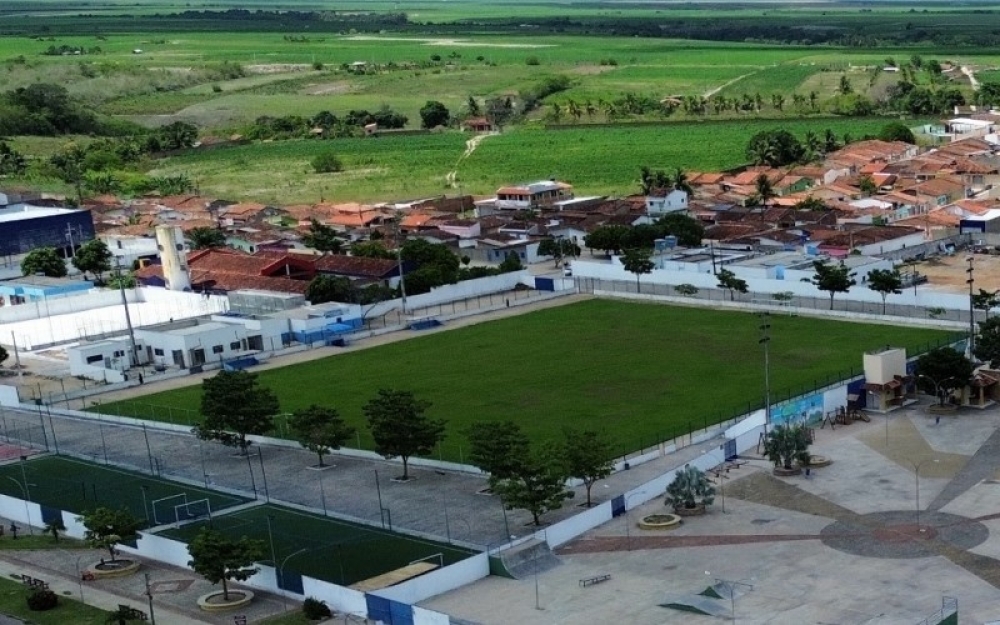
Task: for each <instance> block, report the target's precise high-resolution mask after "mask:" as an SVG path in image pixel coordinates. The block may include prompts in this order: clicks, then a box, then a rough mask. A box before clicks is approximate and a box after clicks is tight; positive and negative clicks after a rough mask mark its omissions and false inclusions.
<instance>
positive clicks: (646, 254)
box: [621, 248, 656, 292]
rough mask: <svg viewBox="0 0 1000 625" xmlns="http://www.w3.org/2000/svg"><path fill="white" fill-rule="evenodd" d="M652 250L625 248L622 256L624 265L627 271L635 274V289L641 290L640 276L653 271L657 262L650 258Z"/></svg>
mask: <svg viewBox="0 0 1000 625" xmlns="http://www.w3.org/2000/svg"><path fill="white" fill-rule="evenodd" d="M650 256H651V252H650V251H649V250H647V249H640V248H634V249H631V250H625V253H624V254H622V256H621V261H622V266H623V267H625V271H627V272H629V273H631V274H635V290H636V292H638V291H639V289H640V286H639V278H640V277H641V276H642V274H645V273H652V272H653V269H654V268H656V264H655V263H654V262H653V261H652V260H651V258H650Z"/></svg>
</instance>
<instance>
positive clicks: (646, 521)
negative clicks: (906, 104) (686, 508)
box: [639, 514, 683, 530]
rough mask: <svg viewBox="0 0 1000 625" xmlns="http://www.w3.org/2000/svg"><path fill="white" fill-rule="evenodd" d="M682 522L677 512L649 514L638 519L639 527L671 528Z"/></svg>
mask: <svg viewBox="0 0 1000 625" xmlns="http://www.w3.org/2000/svg"><path fill="white" fill-rule="evenodd" d="M681 523H683V521H682V519H681V517H680V515H679V514H650V515H648V516H644V517H642V518H641V519H639V529H643V530H672V529H677V528H678V527H680V526H681Z"/></svg>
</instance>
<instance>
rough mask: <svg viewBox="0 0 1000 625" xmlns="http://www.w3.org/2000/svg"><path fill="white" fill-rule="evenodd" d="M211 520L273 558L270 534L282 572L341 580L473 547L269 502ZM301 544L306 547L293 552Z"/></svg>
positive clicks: (464, 553) (175, 534)
mask: <svg viewBox="0 0 1000 625" xmlns="http://www.w3.org/2000/svg"><path fill="white" fill-rule="evenodd" d="M268 519H270V528H271V530H270V532H268ZM203 526H204V524H203V523H194V524H191V525H185V526H183V527H181V528H179V529H171V530H168V531H166V532H162V534H161V535H163V536H166V537H169V538H174V539H177V540H182V541H185V542H189V541H191V540H193V539H194V537H195V536H196V535H197V534H198V532H199V531H200V530H201V528H202V527H203ZM212 526H213V527H214V528H215V529H217V530H220V531H222V532H225V533H226V534H229V535H232V536H233V537H236V538H239V537H241V536H247V537H249V538H255V539H258V540H262V541H264V544H265V550H266V552H267V556H266V557H267V558H268V560H269V561H270V560H271V559H272V553H271V537H273V539H274V553H273V559H274V560H277V561H278V563H279V564H280V563H281V562H282V561H284V560H285V558H288V561H287V562H286V563H285V568H284V571H285V574H286V575H287V574H289V573H290V572H295V573H299V574H301V575H306V576H309V577H313V578H315V579H321V580H325V581H328V582H333V583H336V584H340V585H342V586H347V585H350V584H353V583H355V582H358V581H361V580H364V579H368V578H370V577H375V576H376V575H381V574H383V573H388V572H389V571H393V570H395V569H398V568H400V567H403V566H406V565H407V564H410V563H411V562H413V561H415V560H419V559H421V558H425V557H427V556H432V555H435V554H441V555H442V557H443V558H444V563H445V565H448V564H453V563H455V562H458V561H460V560H463V559H465V558H467V557H469V556H470V555H472V554H473V553H475V552H473V551H469V550H466V549H461V548H457V547H454V546H451V545H446V544H444V543H438V542H434V541H430V540H424V539H420V538H412V537H409V536H404V535H402V534H396V533H393V532H389V531H386V530H381V529H376V528H373V527H368V526H365V525H356V524H353V523H347V522H344V521H340V520H336V519H329V518H324V517H323V516H321V515H314V514H306V513H303V512H297V511H295V510H290V509H288V508H282V507H280V506H272V505H266V506H257V507H254V508H250V509H248V510H241V511H240V512H235V513H233V514H227V515H223V516H218V517H215V518H214V519H213V520H212ZM300 549H307V551H305V552H303V553H299V554H296V553H295V552H297V551H299V550H300ZM293 554H295V555H293ZM429 561H433V562H438V561H437V560H429ZM268 563H270V562H268ZM438 563H439V562H438Z"/></svg>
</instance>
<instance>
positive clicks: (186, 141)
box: [156, 121, 198, 150]
mask: <svg viewBox="0 0 1000 625" xmlns="http://www.w3.org/2000/svg"><path fill="white" fill-rule="evenodd" d="M156 134H157V135H158V137H159V139H160V149H161V150H181V149H185V148H190V147H193V146H194V144H195V143H196V142H197V141H198V127H197V126H195V125H194V124H189V123H188V122H181V121H176V122H172V123H170V124H167V125H166V126H162V127H160V128H158V129H157V130H156Z"/></svg>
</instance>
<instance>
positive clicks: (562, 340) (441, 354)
mask: <svg viewBox="0 0 1000 625" xmlns="http://www.w3.org/2000/svg"><path fill="white" fill-rule="evenodd" d="M759 325H760V319H759V318H758V316H757V315H754V314H750V313H746V312H731V311H719V310H710V309H702V308H687V307H671V306H662V305H656V304H637V303H627V302H618V301H609V300H589V301H585V302H580V303H577V304H571V305H566V306H560V307H556V308H550V309H546V310H542V311H538V312H533V313H530V314H525V315H520V316H517V317H511V318H507V319H502V320H499V321H492V322H489V323H482V324H478V325H474V326H470V327H465V328H461V329H456V330H450V331H446V332H438V333H434V334H428V335H426V336H417V337H413V338H410V339H408V340H403V341H398V342H395V343H391V344H388V345H384V346H380V347H375V348H371V349H365V350H359V351H355V352H350V353H343V354H338V355H335V356H332V357H330V358H324V359H321V360H315V361H311V362H306V363H301V364H296V365H290V366H288V367H282V368H279V369H272V370H268V371H262V372H260V374H259V375H260V381H261V382H262V383H263V384H264V385H266V386H268V387H270V388H272V389H273V390H274V391H275V393H276V394H277V396H278V398H279V400H280V402H281V410H282V412H291V411H293V410H295V409H297V408H303V407H305V406H308V405H309V404H313V403H316V404H321V405H326V406H332V407H334V408H337V409H338V410H339V411H340V413H341V415H343V417H344V418H345V419H346V420H347V421H348V422H349V423H351V424H352V425H354V426H355V427H357V429H358V432H359V438H360V443H361V447H362V448H365V449H372V448H373V442H372V440H371V437H370V436H369V434H368V430H367V427H366V421H365V419H364V415H363V414H362V411H361V407H362V406H363V405H364V404H365V402H367V401H368V400H369V399H371V398H372V397H373V396H374V395H375V392H376V391H377V390H378V389H379V388H396V389H403V390H411V391H413V392H414V393H415V395H416V396H417V397H418V398H422V399H426V400H429V401H430V402H431V403H432V406H431V407H430V409H429V410H428V415H429V416H431V417H435V418H441V419H444V420H445V421H446V422H447V424H448V427H447V438H446V439H445V440H444V442H443V443H442V444H441V446H440V449H439V450H438V451H437V452H436V453H435V454H434V456H435V457H440V458H444V459H448V460H457V461H461V460H463V459H464V458H465V456H464V452H465V450H466V449H467V447H468V445H467V443H466V440H465V436H464V434H463V432H464V431H465V429H466V428H467V427H468V426H469V425H470V424H472V423H474V422H476V421H498V420H507V419H509V420H512V421H515V422H517V423H519V424H520V425H521V426H522V427H523V428H524V430H525V432H527V434H528V435H529V436H530V437H531V438H532V439H533V440H548V439H554V438H557V437H560V436H561V435H562V430H563V428H565V427H567V426H569V427H573V428H581V429H582V428H592V429H597V430H605V431H607V432H609V433H610V434H611V435H612V437H613V438H614V440H615V441H616V443H617V444H618V446H619V448H620V449H621V450H622V451H623V452H626V451H628V452H631V451H633V450H637V449H640V448H643V447H647V448H648V447H650V446H652V445H655V444H656V443H657V442H658V441H661V440H667V439H671V438H673V437H675V436H678V435H681V434H686V433H687V432H688V431H689V430H690V429H692V428H693V429H699V428H701V427H705V426H706V425H710V424H713V423H718V422H721V421H725V420H727V419H730V418H732V417H734V416H737V415H739V414H742V413H746V412H748V411H750V410H754V409H757V408H759V407H761V406H762V405H763V395H764V357H763V351H762V348H761V346H760V344H759V339H760V330H759ZM770 325H771V329H770V333H771V342H770V362H771V369H770V373H771V380H770V381H771V389H772V401H774V402H777V401H780V400H781V399H783V398H787V397H788V396H789V395H796V394H800V393H804V392H807V391H809V390H811V389H813V388H816V387H817V386H823V385H826V384H829V383H833V382H835V381H837V380H839V379H842V378H844V377H847V376H848V375H849V374H850V370H851V369H852V368H853V370H854V371H853V373H854V374H857V373H859V372H860V370H861V359H862V354H863V352H865V351H867V350H871V349H874V348H880V347H884V346H885V345H893V346H898V347H905V348H907V350H908V351H909V352H910V353H915V352H916V350H918V349H926V348H928V347H930V346H932V345H934V344H937V343H943V342H945V341H948V340H950V339H952V338H953V335H952V334H951V333H947V332H942V331H937V330H929V329H920V328H907V327H899V326H889V325H868V324H861V323H850V322H842V321H829V320H825V319H816V318H812V317H793V316H783V315H771V317H770ZM200 398H201V387H200V386H191V387H187V388H183V389H177V390H173V391H166V392H163V393H157V394H153V395H149V396H146V397H142V398H138V399H136V400H129V401H124V402H118V403H113V404H105V405H102V406H101V407H100V411H101V412H102V413H106V414H107V413H111V414H119V415H126V416H135V417H139V418H145V419H150V418H152V419H161V420H168V419H169V418H171V417H172V418H173V420H174V421H176V422H180V423H188V424H190V423H191V422H192V421H193V420H195V419H197V411H198V407H199V402H200ZM168 407H169V408H168ZM276 433H278V434H280V432H276ZM356 444H357V443H355V445H356Z"/></svg>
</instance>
